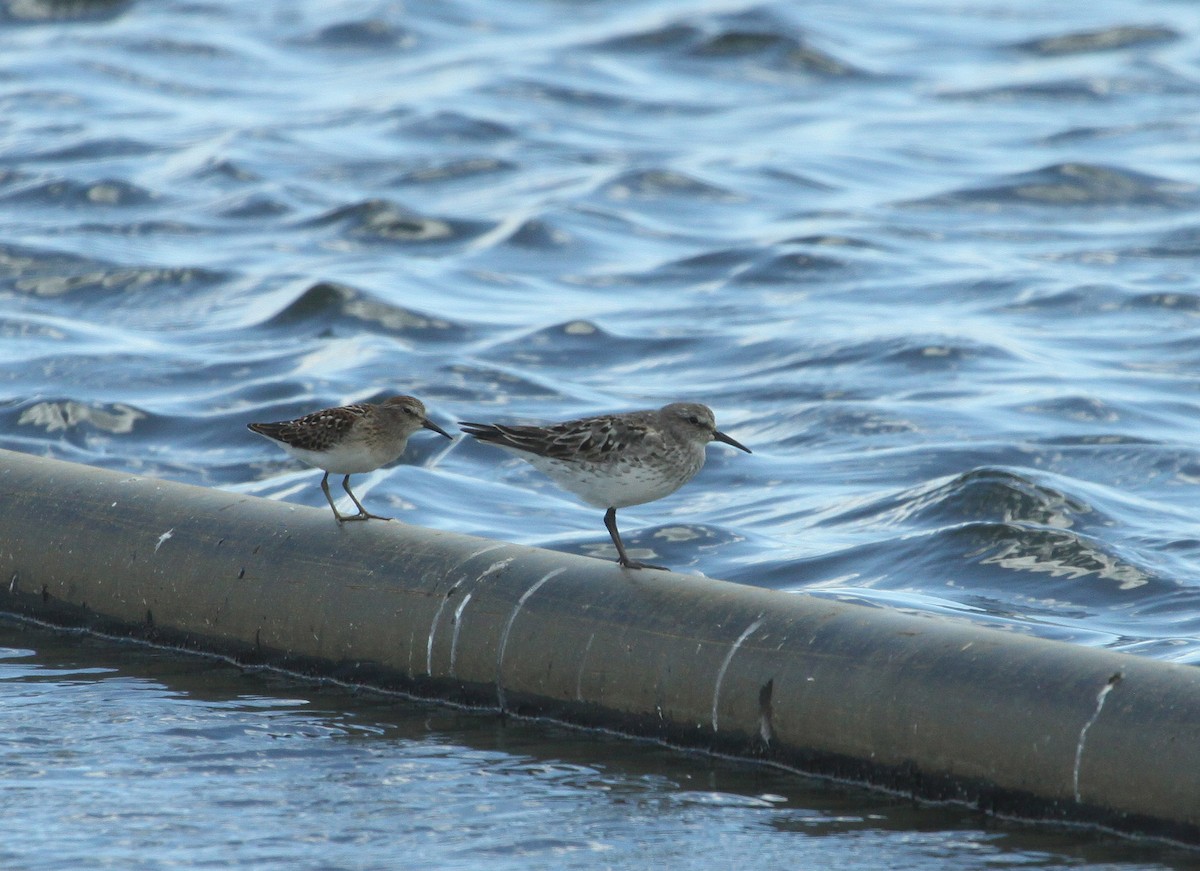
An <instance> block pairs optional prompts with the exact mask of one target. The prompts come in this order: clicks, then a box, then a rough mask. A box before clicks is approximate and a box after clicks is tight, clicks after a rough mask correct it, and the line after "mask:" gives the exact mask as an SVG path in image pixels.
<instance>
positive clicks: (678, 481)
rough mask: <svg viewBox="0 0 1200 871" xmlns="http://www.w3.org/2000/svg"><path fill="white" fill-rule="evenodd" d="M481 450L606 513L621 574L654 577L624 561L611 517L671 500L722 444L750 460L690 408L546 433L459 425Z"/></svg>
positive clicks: (704, 412)
mask: <svg viewBox="0 0 1200 871" xmlns="http://www.w3.org/2000/svg"><path fill="white" fill-rule="evenodd" d="M459 426H461V427H462V428H463V430H464V431H465V432H467V433H470V434H471V435H473V436H474V437H475V438H477V439H479V440H480V441H482V442H488V443H490V444H494V445H496V446H497V447H501V448H504V449H505V450H507V451H509V452H510V453H514V454H516V455H517V456H519V457H521V459H523V460H526V461H528V462H529V463H530V464H531V465H533V467H534V468H536V469H538V470H539V471H540V472H542V473H543V474H545V475H547V476H548V477H549V478H550V479H551V480H552V481H554V483H556V484H557V485H558V486H560V487H562V488H563V489H564V490H567V491H569V492H571V493H574V494H575V495H576V496H578V497H579V498H580V499H582V500H583V501H584V502H586V503H588V504H589V505H594V506H596V507H597V508H604V509H607V510H606V512H605V514H604V525H605V527H607V529H608V534H609V535H610V536H612V540H613V544H615V545H616V546H617V557H618V559H617V562H618V563H620V564H621V565H622V566H624V567H625V568H629V569H661V570H663V571H666V569H664V568H663V566H652V565H649V564H647V563H641V562H637V561H636V560H631V559H630V558H629V556H628V555H627V554H626V553H625V545H624V544H622V543H621V534H620V532H618V531H617V509H618V508H625V507H626V506H629V505H640V504H642V503H643V502H653V501H654V500H655V499H661V498H662V497H664V496H669V495H670V494H671V493H674V492H675V491H676V490H678V489H679V488H680V487H682V486H683V485H684V484H686V483H687V482H688V481H690V480H691V479H692V478H693V477H694V476H695V474H696V473H697V472H699V471H700V469H701V467H703V466H704V447H705V445H707V444H708V443H709V442H711V441H718V442H724V443H725V444H727V445H733V446H734V447H735V448H738V449H739V450H743V451H745V452H746V453H750V452H751V451H750V449H749V448H748V447H746V446H745V445H743V444H741V443H739V442H737V441H735V440H734V439H732V438H730V437H729V436H727V435H725V433H723V432H720V431H718V430H717V424H716V421H715V419H714V417H713V413H712V410H711V409H710V408H708V407H707V406H705V405H700V404H699V403H694V402H674V403H672V404H670V405H666V406H663V407H662V408H659V409H650V410H647V411H629V412H625V413H623V414H601V415H597V416H596V417H584V418H580V419H579V420H568V421H564V422H563V423H554V424H549V425H547V426H509V425H506V424H494V423H471V422H469V421H460V422H459Z"/></svg>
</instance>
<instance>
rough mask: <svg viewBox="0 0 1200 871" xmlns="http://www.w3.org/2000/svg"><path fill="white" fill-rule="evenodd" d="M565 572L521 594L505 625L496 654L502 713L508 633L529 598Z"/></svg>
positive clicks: (544, 580) (497, 681) (549, 576)
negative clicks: (505, 651)
mask: <svg viewBox="0 0 1200 871" xmlns="http://www.w3.org/2000/svg"><path fill="white" fill-rule="evenodd" d="M565 571H566V569H565V568H562V569H554V570H553V571H552V572H549V573H547V574H546V575H545V576H544V577H542V578H541V579H540V580H538V581H536V582H535V583H534V585H533V586H532V587H530V588H529V589H528V590H526V591H525V592H524V593H522V594H521V598H519V599H517V604H516V606H515V607H514V608H513V612H512V613H511V614H509V615H508V622H507V623H506V624H504V632H503V633H502V634H501V636H500V649H499V650H498V651H497V652H496V697H497V699H498V700H499V702H500V710H502V711H503V710H504V681H503V680H502V678H503V670H504V649H505V648H506V647H508V633H509V632H511V631H512V628H513V623H515V622H517V615H518V614H520V613H521V608H523V607H524V606H525V603H526V602H528V601H529V597H530V596H532V595H533V594H534V593H536V592H537V591H538V590H539V589H541V587H542V584H544V583H546V581H548V580H550V579H551V578H553V577H555V576H556V575H561V574H562V573H563V572H565Z"/></svg>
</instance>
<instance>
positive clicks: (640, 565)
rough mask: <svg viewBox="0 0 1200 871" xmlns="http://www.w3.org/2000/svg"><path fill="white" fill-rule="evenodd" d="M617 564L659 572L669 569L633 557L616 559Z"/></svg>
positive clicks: (628, 567) (627, 567) (623, 566)
mask: <svg viewBox="0 0 1200 871" xmlns="http://www.w3.org/2000/svg"><path fill="white" fill-rule="evenodd" d="M617 564H618V565H619V566H621V568H623V569H654V570H655V571H659V572H669V571H671V570H670V569H669V568H667V567H666V566H656V565H651V564H650V563H643V562H638V561H637V560H635V559H625V560H617Z"/></svg>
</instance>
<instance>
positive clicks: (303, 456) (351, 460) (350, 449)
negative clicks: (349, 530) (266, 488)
mask: <svg viewBox="0 0 1200 871" xmlns="http://www.w3.org/2000/svg"><path fill="white" fill-rule="evenodd" d="M407 441H408V439H403V440H401V441H400V442H399V443H397V442H394V441H390V440H388V441H384V442H382V443H378V442H377V443H375V444H373V445H372V444H368V443H367V442H366V441H362V440H358V441H351V440H347V441H343V442H341V443H340V444H336V445H331V446H330V447H329V449H328V450H325V451H308V450H305V449H304V448H297V447H293V446H292V445H286V444H280V447H281V448H283V449H284V450H285V451H287V452H288V453H289V454H291V455H292V456H293V457H295V458H296V459H297V460H299V461H300V462H302V463H307V464H308V465H310V466H315V467H316V468H318V469H324V470H325V471H327V472H332V473H334V474H335V475H354V474H357V473H359V472H373V471H375V470H376V469H378V468H379V467H380V466H386V465H387V464H388V463H390V462H392V461H393V460H395V459H396V458H397V457H399V456H400V455H401V454H402V453H404V445H405V444H406V443H407Z"/></svg>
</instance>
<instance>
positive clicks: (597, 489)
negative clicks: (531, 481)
mask: <svg viewBox="0 0 1200 871" xmlns="http://www.w3.org/2000/svg"><path fill="white" fill-rule="evenodd" d="M510 452H511V453H514V454H517V455H518V456H520V457H521V458H522V459H524V460H526V461H528V462H529V463H530V464H532V465H533V466H534V468H536V469H538V470H539V471H540V472H542V473H543V474H544V475H546V476H547V477H549V478H550V479H551V480H552V481H554V483H556V484H557V485H558V486H560V487H562V488H563V489H564V490H567V491H569V492H571V493H574V494H575V495H576V496H578V497H579V498H580V499H582V500H583V501H584V502H586V503H588V504H589V505H594V506H596V507H597V508H624V507H626V506H628V505H641V504H642V503H643V502H653V501H654V500H655V499H661V498H663V497H664V496H669V495H670V494H672V493H674V492H675V491H676V490H678V489H679V488H680V487H682V486H683V485H684V484H686V483H687V482H688V481H690V480H691V479H692V478H693V477H695V475H696V473H697V472H699V471H700V468H701V467H702V466H703V465H704V449H703V448H700V449H699V450H698V451H683V452H680V453H677V454H672V455H670V459H669V461H665V460H666V458H663V457H655V458H652V460H642V461H640V462H638V461H635V462H628V461H625V460H615V461H612V462H605V463H588V462H583V461H579V460H576V461H573V462H568V461H565V460H557V459H551V458H549V457H541V456H537V455H535V454H528V453H524V452H522V451H516V450H512V451H510Z"/></svg>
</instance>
